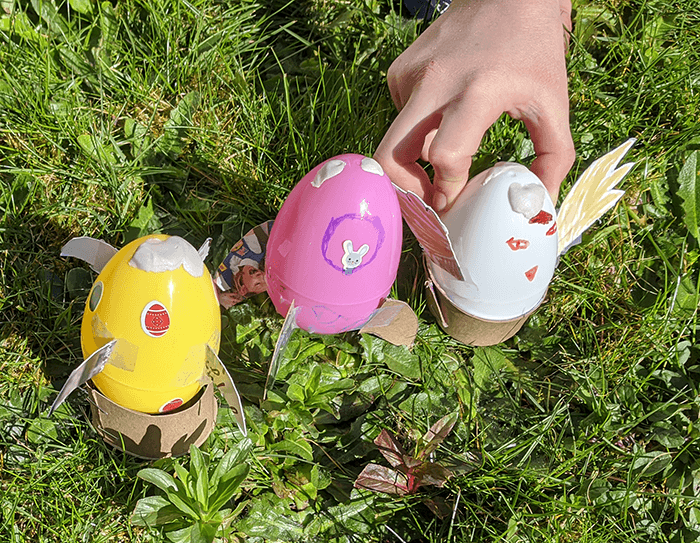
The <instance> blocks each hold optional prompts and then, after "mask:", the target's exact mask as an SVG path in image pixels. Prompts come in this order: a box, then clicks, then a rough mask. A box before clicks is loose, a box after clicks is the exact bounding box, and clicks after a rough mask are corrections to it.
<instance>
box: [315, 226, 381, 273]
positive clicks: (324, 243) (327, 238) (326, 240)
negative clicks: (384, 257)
mask: <svg viewBox="0 0 700 543" xmlns="http://www.w3.org/2000/svg"><path fill="white" fill-rule="evenodd" d="M348 220H361V221H367V222H369V223H370V224H371V225H372V226H373V227H374V229H375V230H376V231H377V246H376V248H375V250H374V252H373V253H372V256H371V257H370V259H369V260H368V261H367V262H363V263H362V264H360V265H359V266H357V267H356V268H353V270H352V271H353V273H354V272H356V271H358V270H361V269H362V268H364V267H365V266H368V265H369V264H371V263H372V261H373V260H374V259H375V258H376V257H377V255H378V254H379V249H381V247H382V245H383V244H384V238H385V237H386V235H385V233H384V227H383V226H382V221H381V219H380V218H379V217H373V216H369V217H367V216H365V217H363V216H362V215H360V214H359V213H348V214H346V215H342V216H340V217H337V218H333V219H331V220H330V222H329V223H328V226H327V227H326V231H325V232H324V234H323V238H322V239H321V254H322V255H323V259H324V260H325V261H326V262H327V263H328V265H330V266H331V267H332V268H333V269H334V270H338V271H339V272H341V273H345V270H343V268H342V266H337V265H336V264H334V263H333V261H332V260H331V259H330V258H328V256H327V255H326V253H327V252H328V245H329V244H330V242H331V238H332V237H333V234H334V233H335V230H336V228H338V226H339V225H340V224H341V223H342V222H344V221H348Z"/></svg>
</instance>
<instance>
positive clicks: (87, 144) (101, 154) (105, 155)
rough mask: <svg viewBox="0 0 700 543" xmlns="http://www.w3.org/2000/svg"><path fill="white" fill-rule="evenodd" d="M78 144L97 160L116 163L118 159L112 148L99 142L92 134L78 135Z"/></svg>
mask: <svg viewBox="0 0 700 543" xmlns="http://www.w3.org/2000/svg"><path fill="white" fill-rule="evenodd" d="M78 145H80V147H81V149H82V150H83V151H84V152H85V154H86V155H88V156H89V157H90V158H92V159H93V160H95V161H97V162H108V163H111V164H116V162H117V159H116V158H115V156H114V152H113V151H112V149H110V148H109V147H107V146H106V145H103V144H102V143H100V142H98V141H97V140H96V139H95V137H94V136H92V135H91V134H81V135H80V136H78Z"/></svg>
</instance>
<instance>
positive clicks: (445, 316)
mask: <svg viewBox="0 0 700 543" xmlns="http://www.w3.org/2000/svg"><path fill="white" fill-rule="evenodd" d="M426 270H427V271H428V276H429V277H430V279H428V280H427V281H426V290H427V291H428V308H429V309H430V312H431V313H432V314H433V315H434V316H435V318H436V319H437V321H438V324H439V325H440V328H442V329H443V330H444V331H445V332H446V333H447V334H449V335H450V336H452V337H453V338H455V339H456V340H457V341H461V342H462V343H464V344H465V345H473V346H475V347H488V346H490V345H497V344H499V343H501V342H503V341H505V340H507V339H509V338H511V337H513V336H514V335H515V334H516V333H517V332H518V330H520V328H522V326H523V324H525V321H526V320H527V319H528V317H529V316H530V315H532V314H533V313H534V312H535V310H536V309H537V308H535V309H533V310H532V311H530V312H529V313H527V314H525V315H523V316H522V317H518V318H516V319H512V320H507V321H487V320H483V319H480V318H478V317H475V316H473V315H469V314H468V313H465V312H464V311H462V310H461V309H459V308H458V307H457V306H456V305H455V304H453V303H452V302H451V301H450V299H449V298H448V297H447V296H446V295H445V294H444V293H443V292H442V291H441V289H440V287H439V286H438V285H437V283H435V282H434V281H433V280H432V277H431V274H430V271H429V267H428V266H426Z"/></svg>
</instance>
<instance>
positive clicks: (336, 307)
mask: <svg viewBox="0 0 700 543" xmlns="http://www.w3.org/2000/svg"><path fill="white" fill-rule="evenodd" d="M401 242H402V223H401V210H400V208H399V202H398V199H397V197H396V192H395V189H394V187H393V185H392V184H391V181H390V180H389V178H388V177H387V176H386V175H385V174H384V171H383V170H382V167H381V166H380V165H379V163H377V162H376V161H375V160H373V159H371V158H368V157H365V156H362V155H356V154H347V155H340V156H337V157H334V158H331V159H329V160H327V161H325V162H323V163H321V164H319V165H318V166H316V167H315V168H314V169H313V170H311V171H310V172H309V173H308V174H306V175H305V176H304V177H303V178H302V180H301V181H300V182H299V183H298V184H297V185H296V187H294V189H293V190H292V192H291V193H290V194H289V197H288V198H287V200H286V201H285V202H284V205H283V206H282V209H281V210H280V212H279V214H278V215H277V218H276V219H275V222H274V225H273V227H272V231H271V232H270V239H269V240H268V243H267V257H266V264H265V274H266V280H267V287H268V293H269V295H270V298H271V299H272V301H273V303H274V304H275V308H276V309H277V311H278V312H279V313H280V314H281V315H283V316H284V315H286V314H287V311H288V309H289V306H290V304H291V303H292V301H294V305H295V306H296V307H299V308H300V309H299V312H298V313H297V317H296V320H297V325H298V326H299V327H300V328H302V329H304V330H307V331H309V332H315V333H319V334H335V333H338V332H343V331H346V330H354V329H357V328H360V327H361V326H362V325H363V324H364V323H365V322H367V320H369V318H370V316H371V315H372V312H373V311H374V310H375V309H377V308H378V307H379V306H380V305H381V303H382V302H383V301H384V299H385V298H386V296H387V294H388V293H389V290H390V289H391V285H392V284H393V283H394V280H395V278H396V272H397V270H398V266H399V257H400V255H401Z"/></svg>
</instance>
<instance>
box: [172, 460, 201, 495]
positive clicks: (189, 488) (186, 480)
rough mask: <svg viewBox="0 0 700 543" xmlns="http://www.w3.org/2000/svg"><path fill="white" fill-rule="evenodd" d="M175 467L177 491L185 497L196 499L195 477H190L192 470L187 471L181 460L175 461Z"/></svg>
mask: <svg viewBox="0 0 700 543" xmlns="http://www.w3.org/2000/svg"><path fill="white" fill-rule="evenodd" d="M173 469H174V470H175V474H176V475H177V479H175V484H176V485H177V492H178V493H179V494H180V495H181V496H182V497H183V498H184V497H188V498H192V499H195V496H196V494H195V488H194V479H193V478H192V477H190V472H189V471H187V470H186V469H185V468H183V467H182V465H181V464H180V463H179V462H174V463H173Z"/></svg>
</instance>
